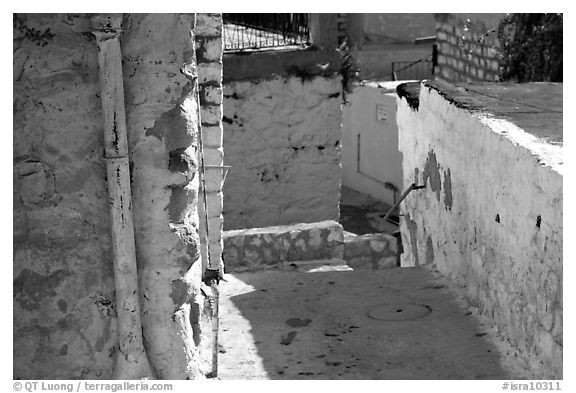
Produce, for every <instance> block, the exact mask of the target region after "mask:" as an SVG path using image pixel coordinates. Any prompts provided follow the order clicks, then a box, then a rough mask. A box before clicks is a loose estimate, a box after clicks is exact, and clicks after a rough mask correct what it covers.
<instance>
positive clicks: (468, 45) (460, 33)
mask: <svg viewBox="0 0 576 393" xmlns="http://www.w3.org/2000/svg"><path fill="white" fill-rule="evenodd" d="M436 44H437V48H438V58H437V66H436V70H435V78H436V79H438V80H443V81H446V82H475V81H486V82H496V81H498V79H499V76H500V70H499V60H498V47H499V45H500V43H499V41H498V38H497V36H496V31H495V30H491V29H489V28H487V27H486V25H485V24H484V23H482V22H481V21H479V22H470V21H467V22H464V21H462V20H460V19H458V18H457V17H455V16H454V15H451V14H436Z"/></svg>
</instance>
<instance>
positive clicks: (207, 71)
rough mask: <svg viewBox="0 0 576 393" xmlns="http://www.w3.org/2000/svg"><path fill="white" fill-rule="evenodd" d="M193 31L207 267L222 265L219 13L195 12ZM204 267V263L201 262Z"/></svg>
mask: <svg viewBox="0 0 576 393" xmlns="http://www.w3.org/2000/svg"><path fill="white" fill-rule="evenodd" d="M196 18H197V20H196V29H195V30H194V33H195V39H196V44H197V53H198V59H197V61H198V76H199V84H200V105H201V106H202V112H201V115H202V116H201V118H202V139H203V142H204V143H203V147H204V149H203V150H204V165H206V166H207V169H206V170H205V179H206V194H207V195H206V203H207V205H208V228H209V229H208V230H209V232H210V236H209V238H210V240H209V243H210V263H211V266H213V267H214V266H220V268H221V270H222V272H223V266H222V248H223V240H222V228H223V218H222V207H223V205H222V203H223V200H224V197H223V194H222V184H223V181H224V173H225V172H224V171H223V170H222V169H217V168H215V167H218V166H222V165H223V164H224V150H223V147H222V99H223V97H222V14H197V15H196ZM203 202H204V201H203V200H201V201H200V204H199V214H200V240H201V241H202V260H203V261H204V262H207V260H208V258H207V253H208V252H207V251H208V250H207V247H206V245H205V244H204V243H205V239H206V236H205V232H206V229H205V228H206V226H205V222H206V213H205V210H204V203H203ZM204 266H206V263H204Z"/></svg>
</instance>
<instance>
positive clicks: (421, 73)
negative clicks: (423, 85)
mask: <svg viewBox="0 0 576 393" xmlns="http://www.w3.org/2000/svg"><path fill="white" fill-rule="evenodd" d="M434 65H435V64H434V60H433V56H432V55H429V56H426V57H424V58H422V59H419V60H416V61H393V62H392V80H395V81H398V80H422V79H432V77H433V76H434Z"/></svg>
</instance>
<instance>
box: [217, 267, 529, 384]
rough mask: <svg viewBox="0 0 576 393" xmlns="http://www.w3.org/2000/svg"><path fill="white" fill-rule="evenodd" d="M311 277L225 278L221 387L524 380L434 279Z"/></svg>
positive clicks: (270, 273)
mask: <svg viewBox="0 0 576 393" xmlns="http://www.w3.org/2000/svg"><path fill="white" fill-rule="evenodd" d="M309 268H310V266H308V267H307V268H302V267H294V270H292V271H287V270H266V271H259V272H251V273H235V274H229V275H227V280H228V281H227V282H223V283H221V285H220V286H221V291H222V295H221V309H220V311H221V322H220V353H219V357H220V361H219V375H218V377H219V378H220V379H520V378H523V377H524V376H523V375H521V374H520V372H519V371H513V370H512V367H511V366H510V364H509V362H508V361H503V360H502V359H503V358H502V357H501V356H500V354H499V351H498V350H497V349H496V347H495V345H494V344H493V343H492V341H491V340H490V339H489V334H487V333H486V330H485V329H486V328H485V327H483V326H482V325H481V324H480V323H479V322H478V320H477V319H476V317H475V316H474V315H473V312H471V311H470V310H469V309H467V308H466V307H462V306H459V305H458V304H459V303H458V302H457V301H456V300H455V295H454V293H453V292H451V291H450V290H449V289H448V288H447V287H446V285H444V284H443V283H442V281H441V279H439V278H438V277H436V276H435V275H434V274H432V273H431V272H430V271H427V270H425V269H423V268H396V269H387V270H380V271H371V270H356V271H328V272H326V271H324V272H322V271H321V272H306V270H310V269H309ZM320 270H322V269H320ZM504 364H506V366H505V365H504ZM514 369H515V370H518V368H517V367H514Z"/></svg>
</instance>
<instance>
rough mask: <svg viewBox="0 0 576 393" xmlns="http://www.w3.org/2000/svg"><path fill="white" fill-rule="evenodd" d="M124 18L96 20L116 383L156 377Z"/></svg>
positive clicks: (109, 16) (96, 18)
mask: <svg viewBox="0 0 576 393" xmlns="http://www.w3.org/2000/svg"><path fill="white" fill-rule="evenodd" d="M121 22H122V15H121V14H108V15H98V16H95V17H93V18H92V30H93V33H94V35H95V36H96V42H97V44H98V65H99V72H100V90H101V92H100V95H101V97H100V98H101V100H102V114H103V116H104V152H105V160H106V171H107V176H108V192H109V203H110V214H111V221H112V253H113V259H114V281H115V287H116V313H117V316H118V318H117V320H118V350H119V353H118V356H117V361H116V368H115V371H114V378H115V379H142V378H154V372H153V370H152V367H151V365H150V363H149V361H148V358H147V356H146V351H145V349H144V344H143V340H142V323H141V320H140V303H139V299H140V297H139V291H138V274H137V267H136V252H135V244H134V223H133V218H132V194H131V190H130V172H129V161H128V138H127V136H126V115H125V112H124V86H123V81H122V63H121V58H122V57H121V56H122V54H121V50H120V41H119V35H120V33H121Z"/></svg>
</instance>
